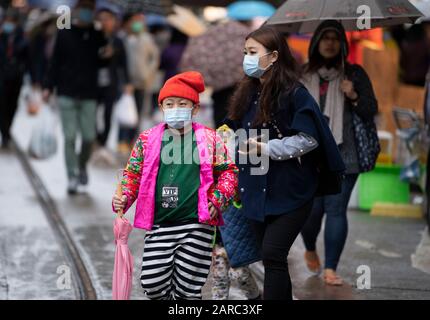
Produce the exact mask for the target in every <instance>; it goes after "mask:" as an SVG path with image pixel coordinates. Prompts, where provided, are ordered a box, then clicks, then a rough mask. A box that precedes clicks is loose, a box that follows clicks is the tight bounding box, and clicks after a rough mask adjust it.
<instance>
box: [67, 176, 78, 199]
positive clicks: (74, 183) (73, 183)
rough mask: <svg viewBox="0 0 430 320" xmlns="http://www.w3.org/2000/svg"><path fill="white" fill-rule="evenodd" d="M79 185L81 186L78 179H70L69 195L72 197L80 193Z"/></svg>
mask: <svg viewBox="0 0 430 320" xmlns="http://www.w3.org/2000/svg"><path fill="white" fill-rule="evenodd" d="M78 185H79V180H78V178H76V177H74V178H70V179H69V183H68V185H67V193H68V194H70V195H75V194H77V193H78Z"/></svg>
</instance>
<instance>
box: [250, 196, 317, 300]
mask: <svg viewBox="0 0 430 320" xmlns="http://www.w3.org/2000/svg"><path fill="white" fill-rule="evenodd" d="M312 203H313V201H311V202H310V203H308V204H306V205H304V206H303V207H301V208H299V209H297V210H294V211H292V212H288V213H286V214H282V215H279V216H268V217H266V221H265V222H264V223H260V222H255V223H254V226H255V230H256V235H257V240H258V241H259V242H260V243H261V244H262V256H263V264H264V272H265V276H264V300H292V299H293V294H292V285H291V279H290V273H289V271H288V260H287V257H288V253H289V251H290V248H291V246H292V245H293V243H294V241H295V240H296V238H297V236H298V235H299V233H300V231H301V230H302V227H303V226H304V224H305V223H306V220H307V219H308V217H309V214H310V212H311V210H312Z"/></svg>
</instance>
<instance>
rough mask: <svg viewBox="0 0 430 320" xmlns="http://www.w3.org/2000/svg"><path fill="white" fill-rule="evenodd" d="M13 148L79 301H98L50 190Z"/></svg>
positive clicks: (17, 150) (26, 159)
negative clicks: (68, 271)
mask: <svg viewBox="0 0 430 320" xmlns="http://www.w3.org/2000/svg"><path fill="white" fill-rule="evenodd" d="M12 147H13V150H14V152H15V154H16V155H17V157H18V159H19V161H20V163H21V165H22V167H23V169H24V172H25V175H26V176H27V178H28V180H29V181H30V184H31V186H32V187H33V189H34V192H35V194H36V196H37V198H38V200H39V202H40V204H41V206H42V209H43V212H44V214H45V216H46V219H47V220H48V223H49V225H50V226H51V228H52V230H53V232H54V235H55V237H56V239H57V241H58V244H59V245H60V247H61V248H62V250H63V253H64V255H65V257H66V259H67V261H68V263H69V266H70V267H71V271H72V280H74V282H75V288H76V298H77V299H78V300H97V294H96V291H95V289H94V286H93V284H92V281H91V278H90V276H89V273H88V270H87V268H86V267H85V264H84V262H83V260H82V258H81V256H80V254H79V251H78V249H77V247H76V245H75V243H74V241H73V238H72V237H71V235H70V233H69V231H68V229H67V227H66V224H65V223H64V221H63V219H62V218H61V216H60V213H59V212H58V209H57V206H56V204H55V201H54V200H53V199H52V198H51V196H50V194H49V192H48V190H47V189H46V187H45V185H44V184H43V182H42V180H41V179H40V177H39V176H38V175H37V173H36V172H35V170H34V169H33V167H32V165H31V164H30V162H29V160H28V157H27V155H26V154H25V152H24V151H23V150H22V149H21V148H20V146H19V145H18V144H17V143H16V141H15V140H13V141H12Z"/></svg>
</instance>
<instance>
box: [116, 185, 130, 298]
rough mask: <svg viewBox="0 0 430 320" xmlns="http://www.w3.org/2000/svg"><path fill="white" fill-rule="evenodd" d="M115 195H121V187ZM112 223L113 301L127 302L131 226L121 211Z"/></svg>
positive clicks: (128, 294)
mask: <svg viewBox="0 0 430 320" xmlns="http://www.w3.org/2000/svg"><path fill="white" fill-rule="evenodd" d="M117 195H119V196H121V195H122V190H121V185H119V186H118V189H117ZM117 214H118V216H117V218H115V221H114V223H113V233H114V235H115V244H116V249H115V265H114V269H113V278H112V298H113V300H129V299H130V294H131V287H132V279H133V256H132V255H131V252H130V249H129V248H128V244H127V242H128V236H129V235H130V232H131V230H133V226H132V225H131V224H130V222H129V221H128V220H127V219H126V218H124V217H123V212H122V210H120V211H118V213H117Z"/></svg>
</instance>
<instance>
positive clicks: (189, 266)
mask: <svg viewBox="0 0 430 320" xmlns="http://www.w3.org/2000/svg"><path fill="white" fill-rule="evenodd" d="M213 236H214V227H213V226H209V225H205V224H201V223H195V222H192V223H186V224H179V225H175V226H157V225H155V226H154V227H153V229H152V230H151V231H148V232H147V233H146V235H145V248H144V252H143V259H142V273H141V276H140V281H141V285H142V288H143V290H144V293H145V294H146V296H147V297H148V298H150V299H160V300H171V299H175V300H177V299H187V300H198V299H201V298H202V294H201V290H202V287H203V285H204V284H205V283H206V279H207V277H208V274H209V270H210V266H211V260H212V240H213Z"/></svg>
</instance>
